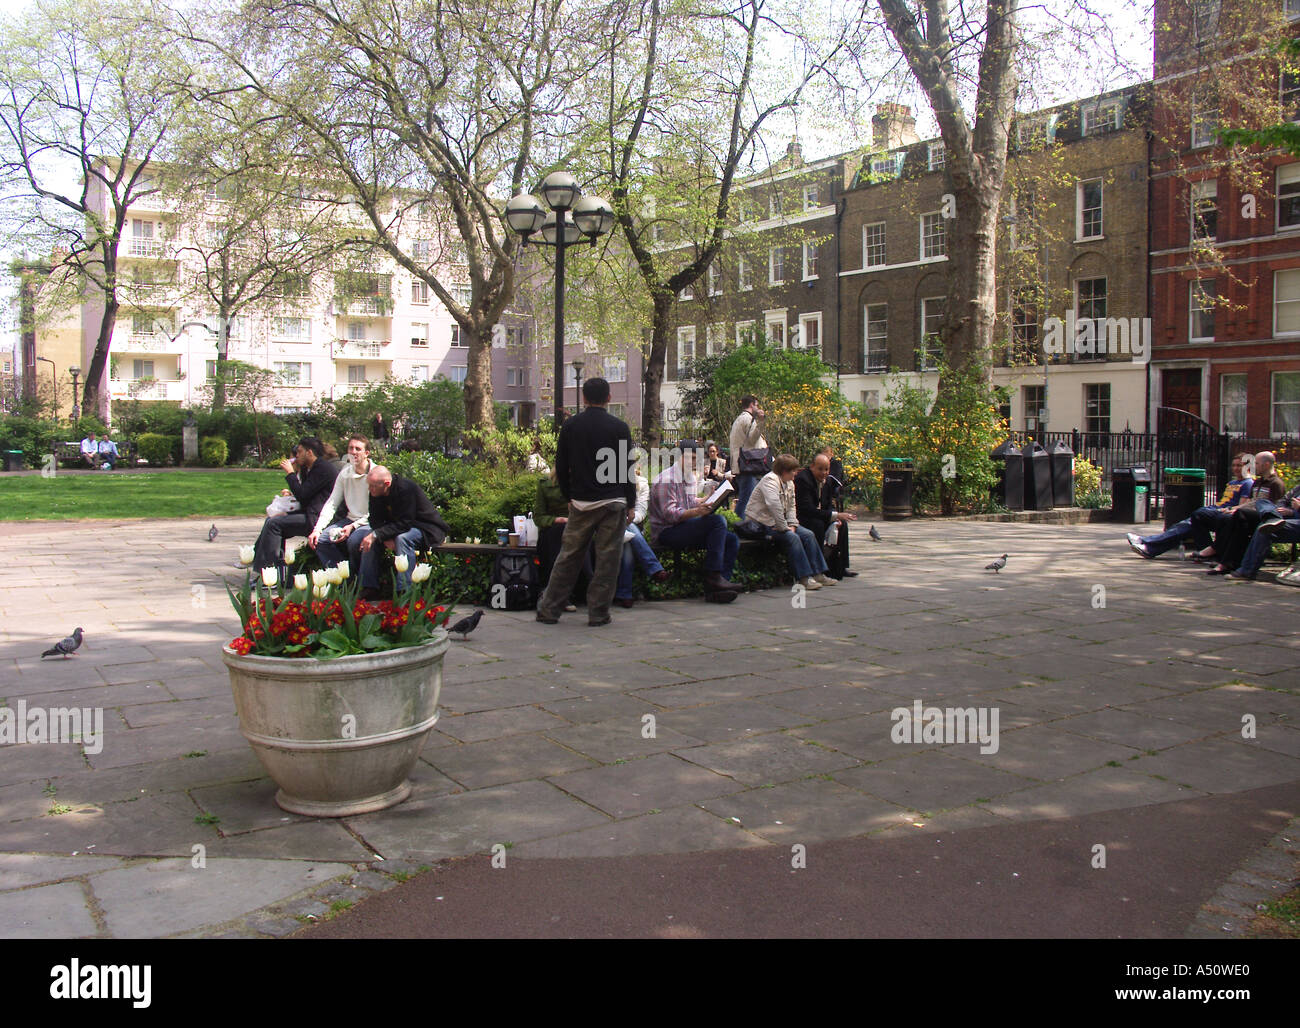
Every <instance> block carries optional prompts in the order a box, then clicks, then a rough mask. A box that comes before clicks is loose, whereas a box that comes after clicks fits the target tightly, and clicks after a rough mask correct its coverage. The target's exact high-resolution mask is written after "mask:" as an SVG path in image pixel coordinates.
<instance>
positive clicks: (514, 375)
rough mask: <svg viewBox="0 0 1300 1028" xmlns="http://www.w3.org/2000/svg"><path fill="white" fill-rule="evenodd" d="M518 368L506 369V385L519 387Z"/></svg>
mask: <svg viewBox="0 0 1300 1028" xmlns="http://www.w3.org/2000/svg"><path fill="white" fill-rule="evenodd" d="M519 371H520V369H519V368H506V385H508V386H517V385H519Z"/></svg>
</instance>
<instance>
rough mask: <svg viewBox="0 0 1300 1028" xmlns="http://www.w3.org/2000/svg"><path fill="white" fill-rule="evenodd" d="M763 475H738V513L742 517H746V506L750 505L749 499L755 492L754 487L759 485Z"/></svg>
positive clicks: (736, 482)
mask: <svg viewBox="0 0 1300 1028" xmlns="http://www.w3.org/2000/svg"><path fill="white" fill-rule="evenodd" d="M762 477H763V476H762V475H737V476H736V481H735V486H736V513H737V514H738V515H739V516H740V517H742V518H743V517H744V516H745V505H746V504H747V503H749V497H750V496H751V495H752V494H753V492H754V487H755V486H756V485H758V480H759V479H760V478H762Z"/></svg>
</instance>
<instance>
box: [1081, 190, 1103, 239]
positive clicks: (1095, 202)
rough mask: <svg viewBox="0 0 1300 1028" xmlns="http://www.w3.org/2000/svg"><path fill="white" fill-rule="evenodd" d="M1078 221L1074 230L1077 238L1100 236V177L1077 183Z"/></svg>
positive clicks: (1095, 237) (1096, 237)
mask: <svg viewBox="0 0 1300 1028" xmlns="http://www.w3.org/2000/svg"><path fill="white" fill-rule="evenodd" d="M1078 211H1079V215H1078V222H1077V223H1076V226H1075V231H1076V232H1077V233H1078V238H1079V239H1098V238H1100V237H1101V221H1102V210H1101V179H1099V178H1095V179H1091V180H1089V181H1087V182H1080V183H1079V191H1078Z"/></svg>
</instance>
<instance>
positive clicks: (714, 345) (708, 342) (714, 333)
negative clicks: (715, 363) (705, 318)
mask: <svg viewBox="0 0 1300 1028" xmlns="http://www.w3.org/2000/svg"><path fill="white" fill-rule="evenodd" d="M725 327H726V326H724V325H706V326H705V328H704V355H705V356H706V357H712V356H713V355H714V354H715V353H721V352H722V350H723V341H724V340H725V339H726V336H725V335H724V334H723V333H724V331H725Z"/></svg>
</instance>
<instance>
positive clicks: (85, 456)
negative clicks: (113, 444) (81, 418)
mask: <svg viewBox="0 0 1300 1028" xmlns="http://www.w3.org/2000/svg"><path fill="white" fill-rule="evenodd" d="M81 459H82V460H83V461H84V462H85V463H86V465H87V466H89V467H92V468H97V467H99V438H98V434H97V433H95V432H91V433H90V435H88V436H86V438H85V439H83V440H81Z"/></svg>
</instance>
